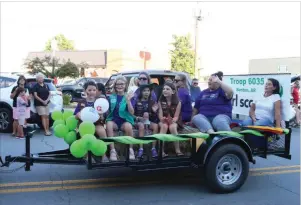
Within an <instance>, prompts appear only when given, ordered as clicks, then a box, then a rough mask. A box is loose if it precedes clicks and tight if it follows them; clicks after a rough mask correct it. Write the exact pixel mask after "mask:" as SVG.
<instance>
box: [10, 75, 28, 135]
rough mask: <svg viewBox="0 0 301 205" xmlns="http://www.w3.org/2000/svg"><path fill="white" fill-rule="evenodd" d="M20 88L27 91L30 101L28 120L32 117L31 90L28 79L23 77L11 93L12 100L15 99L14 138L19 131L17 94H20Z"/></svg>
mask: <svg viewBox="0 0 301 205" xmlns="http://www.w3.org/2000/svg"><path fill="white" fill-rule="evenodd" d="M18 88H24V89H25V92H26V94H27V98H28V100H29V103H28V105H27V108H26V118H29V117H30V99H31V94H29V90H28V87H27V85H26V78H25V77H24V76H23V75H21V76H20V77H19V78H18V81H17V85H16V86H15V87H13V89H12V91H11V94H10V98H11V99H13V119H14V122H13V133H12V135H13V136H15V135H16V134H17V129H18V116H17V97H18V95H17V93H18ZM18 136H19V135H18Z"/></svg>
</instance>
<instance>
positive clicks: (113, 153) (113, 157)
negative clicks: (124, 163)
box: [110, 149, 117, 161]
mask: <svg viewBox="0 0 301 205" xmlns="http://www.w3.org/2000/svg"><path fill="white" fill-rule="evenodd" d="M110 161H117V153H116V150H115V149H112V150H111V151H110Z"/></svg>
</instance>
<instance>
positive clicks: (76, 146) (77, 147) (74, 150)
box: [70, 140, 88, 158]
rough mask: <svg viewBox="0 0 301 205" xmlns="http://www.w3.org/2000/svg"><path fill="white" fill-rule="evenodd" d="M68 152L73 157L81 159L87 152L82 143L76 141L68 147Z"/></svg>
mask: <svg viewBox="0 0 301 205" xmlns="http://www.w3.org/2000/svg"><path fill="white" fill-rule="evenodd" d="M70 152H71V154H72V155H73V156H74V157H76V158H82V157H84V156H85V155H86V154H87V152H88V150H87V149H85V147H84V146H83V143H82V142H81V141H80V140H76V141H75V142H73V143H72V145H71V146H70Z"/></svg>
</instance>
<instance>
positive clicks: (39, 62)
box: [26, 56, 61, 78]
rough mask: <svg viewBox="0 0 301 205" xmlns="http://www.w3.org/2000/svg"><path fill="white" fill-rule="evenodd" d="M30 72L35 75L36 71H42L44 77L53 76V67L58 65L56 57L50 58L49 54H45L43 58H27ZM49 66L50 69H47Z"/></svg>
mask: <svg viewBox="0 0 301 205" xmlns="http://www.w3.org/2000/svg"><path fill="white" fill-rule="evenodd" d="M26 64H27V66H28V68H29V69H30V70H31V71H29V73H30V74H32V75H35V74H37V73H43V74H44V75H45V76H46V77H48V76H50V77H51V78H54V77H55V68H57V67H60V66H61V64H59V59H58V58H51V56H45V57H44V58H42V59H41V58H38V57H36V58H34V59H32V60H27V62H26ZM49 68H51V69H49Z"/></svg>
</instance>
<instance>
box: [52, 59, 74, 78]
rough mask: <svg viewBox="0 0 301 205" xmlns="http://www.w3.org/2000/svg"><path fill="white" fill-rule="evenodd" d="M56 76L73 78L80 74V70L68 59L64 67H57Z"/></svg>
mask: <svg viewBox="0 0 301 205" xmlns="http://www.w3.org/2000/svg"><path fill="white" fill-rule="evenodd" d="M56 76H57V77H59V78H65V77H71V78H77V77H78V76H79V70H78V68H77V66H76V65H75V64H74V63H72V62H70V61H68V62H67V63H65V64H64V65H62V67H60V68H59V69H57V71H56Z"/></svg>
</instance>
